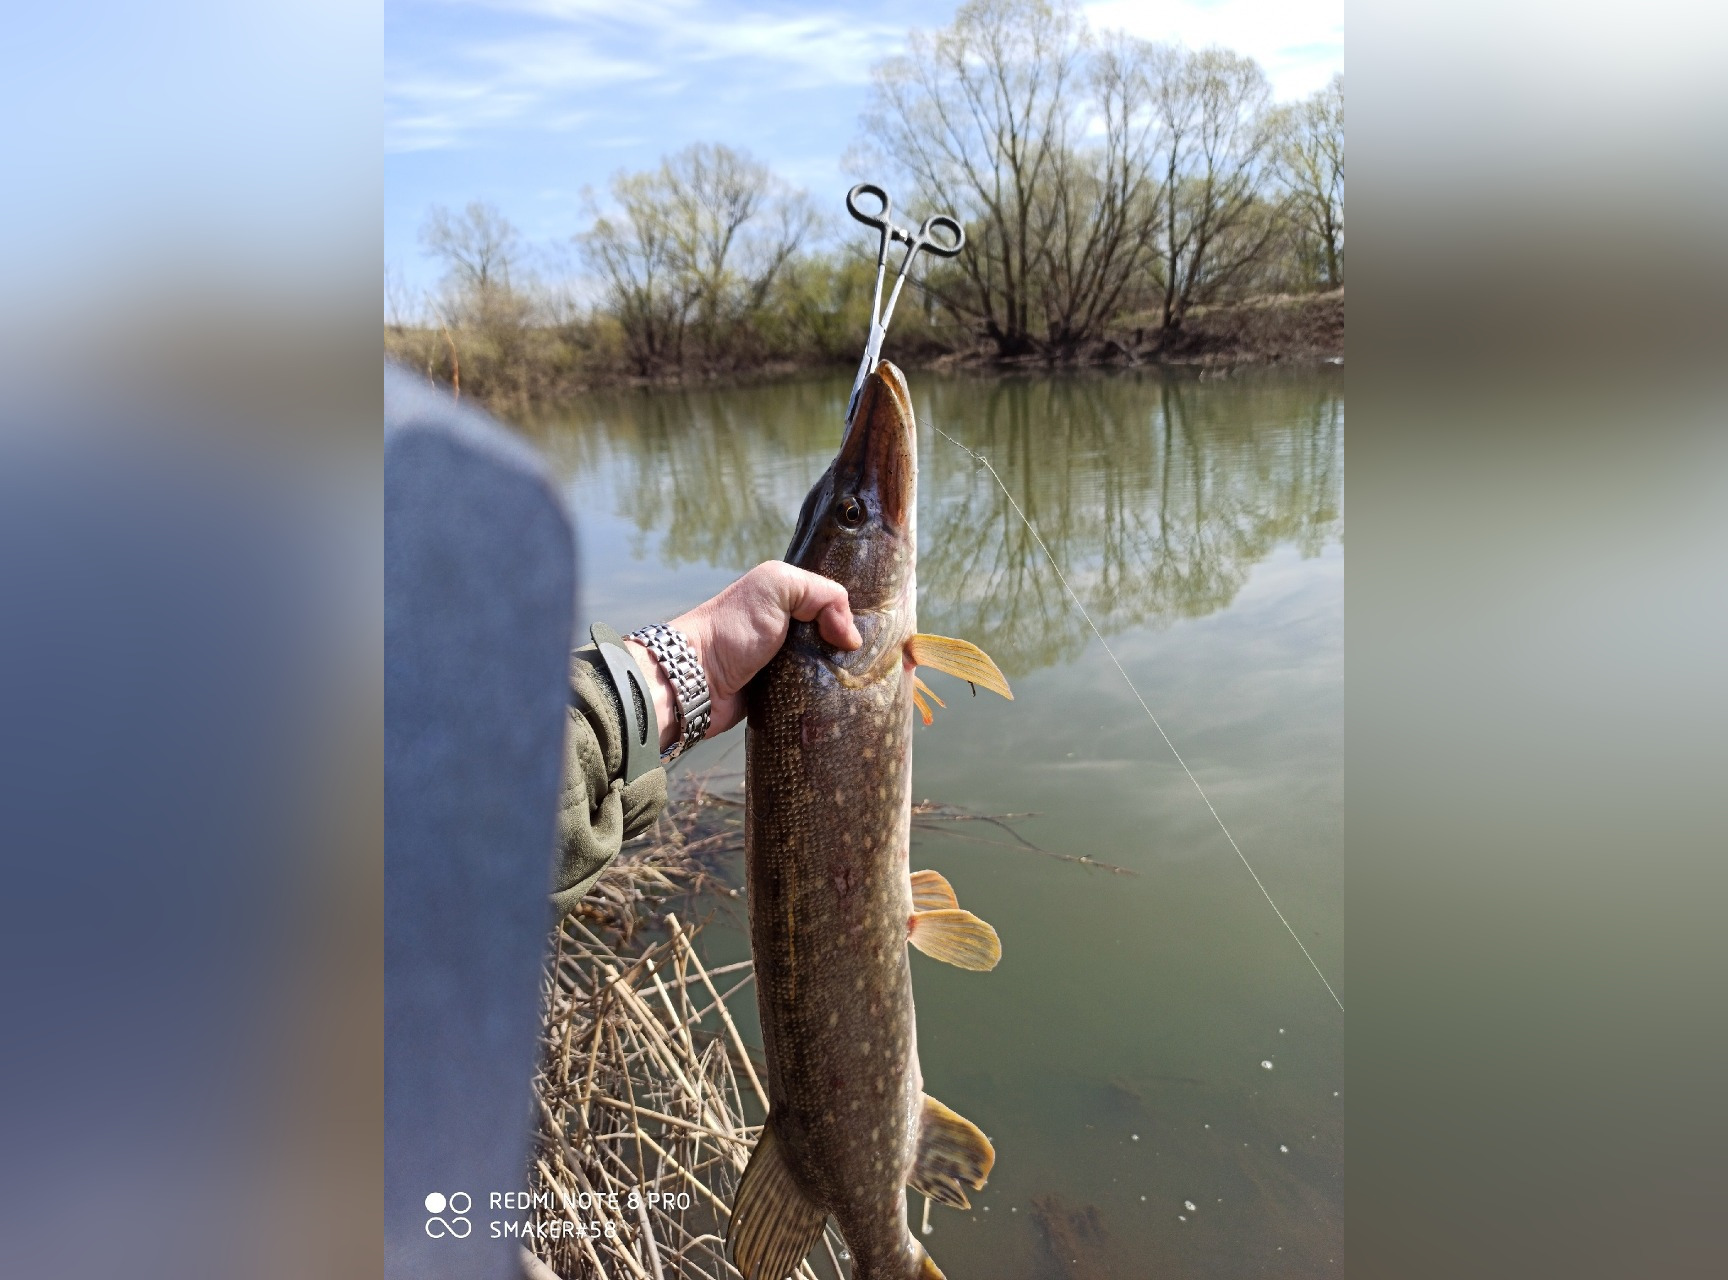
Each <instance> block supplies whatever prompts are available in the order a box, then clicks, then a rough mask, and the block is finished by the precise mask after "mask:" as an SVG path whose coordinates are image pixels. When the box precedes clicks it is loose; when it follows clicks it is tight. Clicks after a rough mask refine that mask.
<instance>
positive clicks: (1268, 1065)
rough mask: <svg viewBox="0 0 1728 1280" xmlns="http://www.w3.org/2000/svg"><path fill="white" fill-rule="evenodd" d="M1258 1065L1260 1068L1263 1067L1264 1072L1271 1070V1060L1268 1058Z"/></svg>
mask: <svg viewBox="0 0 1728 1280" xmlns="http://www.w3.org/2000/svg"><path fill="white" fill-rule="evenodd" d="M1260 1065H1261V1066H1262V1067H1264V1068H1266V1070H1268V1071H1270V1070H1272V1059H1270V1058H1267V1059H1266V1060H1265V1061H1263V1062H1262V1063H1261V1064H1260Z"/></svg>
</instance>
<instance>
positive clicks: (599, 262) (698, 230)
mask: <svg viewBox="0 0 1728 1280" xmlns="http://www.w3.org/2000/svg"><path fill="white" fill-rule="evenodd" d="M612 197H613V201H614V203H615V204H616V205H617V206H618V210H619V212H618V214H617V215H616V216H612V217H607V216H597V217H596V219H595V221H594V224H593V225H592V227H591V228H590V229H589V230H588V231H586V232H584V233H583V234H582V235H581V236H580V237H578V239H579V241H580V243H581V245H582V249H583V253H584V254H585V256H586V258H587V260H588V262H589V264H590V265H591V266H592V267H593V268H595V269H596V270H597V271H598V272H599V274H600V276H601V278H602V279H603V281H604V282H605V286H606V290H607V293H608V295H609V298H610V300H611V302H612V305H613V307H614V309H615V310H616V311H617V314H618V318H619V321H620V323H621V324H622V325H623V327H624V331H625V335H626V341H627V342H628V343H629V345H630V350H631V356H632V359H633V361H634V362H635V363H636V365H637V367H638V369H639V370H640V371H642V372H645V373H646V372H650V371H652V370H653V369H655V368H658V367H660V366H662V365H665V364H682V363H683V362H684V361H685V359H686V357H687V355H688V354H690V353H689V352H688V351H687V343H688V340H689V338H690V337H691V336H692V335H693V336H694V337H695V340H696V343H695V345H696V346H697V347H698V348H699V353H700V354H701V355H702V356H703V357H704V358H709V359H712V358H714V357H716V356H718V355H720V354H723V353H724V352H726V351H727V350H728V349H729V348H730V347H731V346H732V345H733V343H734V342H735V340H736V338H737V333H736V332H735V329H736V328H737V327H739V326H740V325H741V323H742V322H745V321H747V320H748V319H749V318H750V317H751V316H752V315H753V314H754V313H756V312H758V311H760V310H761V309H762V308H763V307H764V306H765V305H766V303H767V299H768V295H769V292H770V290H771V289H772V287H773V285H774V282H775V281H776V279H777V278H778V277H779V275H780V273H781V271H782V270H783V269H784V267H785V265H786V263H787V261H788V260H789V259H790V258H791V256H792V255H793V254H794V253H795V252H797V249H798V247H799V245H800V244H801V243H802V242H803V240H804V239H805V237H806V236H807V235H808V234H809V232H810V229H811V227H812V225H813V224H814V220H815V216H814V214H813V213H812V211H811V209H810V204H809V201H808V199H806V198H805V196H804V195H803V193H801V192H790V191H788V190H786V188H785V187H784V184H782V183H781V182H780V181H779V180H778V179H776V178H775V177H774V176H773V174H771V173H770V172H769V171H768V168H767V166H765V165H763V164H761V163H760V162H759V161H757V160H755V159H753V158H751V157H750V156H749V155H747V154H745V153H743V152H739V151H734V150H732V149H731V148H729V147H723V146H719V145H716V144H711V143H698V144H696V145H694V146H690V147H687V148H685V149H684V150H683V151H680V152H679V153H677V154H676V155H673V156H669V157H668V158H667V159H666V160H664V161H662V162H661V165H660V167H659V168H658V169H656V170H654V171H652V172H649V173H635V174H629V173H621V174H619V175H617V176H616V177H615V178H613V180H612Z"/></svg>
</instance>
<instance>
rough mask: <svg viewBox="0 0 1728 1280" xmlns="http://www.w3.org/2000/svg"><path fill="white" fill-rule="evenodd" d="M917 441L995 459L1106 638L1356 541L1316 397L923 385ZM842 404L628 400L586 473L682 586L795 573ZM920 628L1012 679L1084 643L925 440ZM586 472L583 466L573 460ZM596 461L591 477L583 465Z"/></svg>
mask: <svg viewBox="0 0 1728 1280" xmlns="http://www.w3.org/2000/svg"><path fill="white" fill-rule="evenodd" d="M913 381H914V391H913V395H914V401H915V403H916V405H917V408H918V413H919V419H920V422H922V423H930V424H934V425H935V426H939V427H941V428H942V429H943V430H944V431H946V432H948V433H949V434H950V435H952V436H954V437H955V438H956V439H958V440H961V441H963V442H964V443H966V444H967V445H969V446H971V447H973V448H975V449H977V450H978V451H979V452H981V453H982V454H984V455H985V456H986V457H988V458H989V459H990V460H991V462H992V463H993V464H994V465H995V467H996V470H997V472H998V473H999V474H1000V475H1001V477H1002V480H1003V483H1004V484H1006V485H1007V487H1008V489H1009V491H1010V492H1012V494H1013V495H1014V499H1015V501H1017V502H1018V503H1019V504H1020V506H1021V508H1022V509H1023V510H1024V511H1025V513H1026V515H1027V517H1028V518H1029V519H1030V520H1031V521H1032V522H1033V523H1034V524H1035V525H1036V526H1037V528H1038V531H1039V533H1040V534H1041V535H1042V536H1043V538H1044V541H1045V542H1046V543H1047V544H1048V546H1049V548H1050V551H1051V553H1052V554H1053V555H1054V556H1055V557H1056V560H1057V563H1059V564H1060V565H1061V566H1062V571H1063V573H1064V574H1065V575H1066V576H1067V578H1068V581H1069V583H1070V584H1071V585H1072V586H1073V587H1074V590H1075V592H1076V593H1077V594H1078V595H1079V596H1080V598H1081V600H1082V601H1084V602H1085V605H1086V608H1087V611H1088V612H1090V613H1091V615H1092V617H1093V619H1094V620H1095V621H1096V622H1097V624H1098V626H1099V629H1100V630H1102V631H1103V632H1104V633H1105V634H1106V635H1109V634H1111V633H1112V632H1116V631H1121V630H1123V629H1126V628H1129V627H1134V626H1143V625H1161V624H1163V623H1165V622H1168V621H1170V620H1172V619H1176V618H1189V617H1200V616H1203V615H1205V614H1208V613H1211V612H1213V611H1215V610H1217V609H1221V608H1224V607H1225V606H1227V605H1228V604H1229V603H1230V602H1231V600H1233V599H1234V598H1235V596H1236V593H1237V592H1238V591H1239V590H1240V589H1241V587H1242V584H1243V583H1244V582H1245V581H1246V580H1247V577H1248V574H1249V572H1250V571H1251V570H1252V568H1253V567H1254V565H1255V564H1256V563H1258V562H1259V561H1261V560H1263V559H1264V558H1265V557H1266V556H1267V555H1268V554H1269V553H1270V552H1271V551H1272V549H1273V548H1274V547H1276V546H1278V545H1280V544H1290V545H1293V546H1295V547H1297V548H1299V549H1300V551H1301V552H1302V554H1304V555H1314V554H1317V553H1318V552H1319V551H1320V550H1321V549H1322V548H1323V547H1324V546H1325V545H1326V544H1327V543H1329V542H1331V541H1334V540H1336V539H1337V538H1339V537H1340V536H1341V534H1342V492H1343V455H1342V444H1343V424H1344V410H1343V399H1342V396H1341V394H1340V393H1339V392H1338V391H1337V389H1336V387H1335V386H1334V385H1332V384H1330V383H1329V382H1325V381H1321V380H1312V381H1309V380H1294V379H1282V378H1280V379H1272V378H1265V379H1257V378H1256V379H1247V380H1243V381H1232V382H1228V383H1223V384H1197V383H1194V382H1192V381H1189V380H1185V379H1176V378H1162V377H1159V376H1156V375H1151V376H1146V377H1139V378H1136V377H1109V378H1100V377H1064V378H1040V379H1024V380H1010V381H990V382H986V381H972V380H962V379H951V378H935V377H931V376H928V375H926V376H921V377H915V378H914V379H913ZM845 391H846V388H845V386H843V385H841V384H839V383H836V384H833V385H829V384H826V383H824V384H820V385H812V384H808V383H802V384H793V385H784V386H766V387H757V388H751V389H746V390H729V391H725V392H713V393H704V392H690V393H684V394H679V395H665V394H661V395H653V396H639V397H632V398H620V399H619V400H617V401H616V402H615V403H614V404H611V405H607V406H602V411H601V412H600V414H599V416H598V421H597V423H596V425H597V426H598V428H599V429H598V430H597V431H589V432H587V433H586V435H587V441H586V443H585V444H581V443H577V442H575V441H572V440H571V439H570V437H569V435H568V434H567V433H565V432H559V433H558V435H559V443H560V444H561V445H563V446H564V447H565V448H574V449H576V450H577V452H578V453H583V454H586V453H589V451H590V450H592V449H595V448H604V449H605V450H606V451H607V452H608V454H610V455H611V457H612V459H613V464H612V465H613V467H614V468H615V469H612V470H611V475H612V477H613V479H614V480H615V482H616V483H617V485H618V491H619V492H618V501H619V509H620V511H621V512H622V513H623V514H624V515H626V516H627V517H628V518H630V519H631V520H632V521H633V522H634V523H635V524H636V526H637V528H638V529H639V530H640V531H641V532H642V536H643V537H646V536H647V535H648V534H650V533H654V532H660V533H662V535H663V542H662V544H661V545H662V554H663V556H664V557H665V558H666V559H667V560H668V561H669V562H671V563H673V564H684V563H691V562H707V563H712V564H721V565H727V566H730V567H736V568H744V567H746V566H748V565H750V564H753V563H755V562H756V561H758V560H761V559H764V558H767V557H770V556H777V555H780V554H783V553H784V551H785V547H786V541H787V539H788V538H789V537H790V536H791V531H792V524H793V521H794V519H795V518H796V516H797V511H798V505H799V503H800V502H801V501H802V500H803V497H804V493H805V491H806V490H807V489H808V487H809V485H810V483H811V482H812V481H813V480H814V478H815V477H816V475H818V474H819V473H820V472H821V470H822V468H823V467H824V466H826V465H827V461H828V459H829V458H830V457H831V456H832V455H833V451H834V449H835V447H836V445H837V443H838V441H837V437H838V427H837V423H838V421H839V415H840V411H841V408H842V406H843V404H844V396H845ZM922 447H923V455H922V457H921V459H920V467H919V470H920V479H921V490H922V492H921V494H920V504H919V506H920V513H919V519H920V530H919V534H920V536H919V543H920V551H919V569H918V578H919V621H920V624H921V625H922V626H923V628H924V629H926V630H930V631H937V632H942V633H945V634H948V635H960V636H965V637H966V638H968V639H970V640H973V641H976V642H977V643H978V644H980V645H982V646H983V647H984V648H985V649H986V650H988V651H989V652H990V653H991V654H992V655H993V656H994V657H995V658H996V659H997V661H998V662H1000V663H1001V664H1002V666H1003V668H1004V669H1005V670H1006V671H1008V672H1009V673H1010V674H1015V673H1018V672H1025V671H1028V670H1031V669H1033V668H1036V667H1039V666H1043V665H1046V664H1048V663H1050V662H1054V661H1057V660H1060V659H1062V658H1065V657H1069V656H1072V655H1073V654H1075V653H1077V652H1078V651H1079V650H1080V649H1082V648H1083V647H1084V646H1085V642H1086V638H1087V635H1088V634H1089V633H1088V632H1087V629H1086V624H1085V621H1084V620H1083V619H1082V618H1081V617H1080V616H1079V614H1078V613H1077V612H1076V610H1075V609H1074V608H1073V605H1072V604H1071V602H1070V601H1069V600H1068V599H1067V596H1066V593H1065V592H1064V591H1063V589H1062V586H1061V584H1060V583H1059V582H1058V581H1057V580H1056V577H1055V575H1054V574H1053V573H1051V571H1050V568H1049V565H1048V564H1047V563H1046V562H1045V560H1044V558H1043V555H1042V553H1041V552H1040V551H1039V549H1038V545H1037V542H1036V540H1035V539H1034V538H1033V536H1032V534H1031V532H1030V531H1029V530H1028V529H1027V528H1026V526H1025V525H1024V524H1023V523H1022V522H1021V521H1020V519H1019V518H1018V517H1017V516H1016V515H1015V514H1014V511H1013V508H1012V507H1011V506H1010V504H1009V503H1008V501H1007V500H1006V498H1005V497H1004V496H1003V494H1002V491H1001V490H1000V489H999V488H997V486H996V485H995V483H994V482H993V481H992V480H991V479H990V477H989V474H988V473H987V472H985V471H984V470H983V469H982V468H980V467H978V466H976V465H975V464H974V463H973V461H972V460H971V459H970V458H969V457H967V456H966V455H965V454H964V453H962V452H961V451H960V450H959V449H957V448H955V447H954V446H953V445H951V444H948V443H947V442H946V441H944V440H942V439H941V438H940V437H936V436H934V435H933V434H931V433H929V432H928V431H926V432H925V433H923V442H922ZM572 461H575V462H577V464H578V465H583V463H582V460H581V459H579V458H574V457H573V458H572ZM599 461H600V459H599V458H598V457H595V456H590V457H589V458H588V459H587V465H594V464H596V463H598V462H599Z"/></svg>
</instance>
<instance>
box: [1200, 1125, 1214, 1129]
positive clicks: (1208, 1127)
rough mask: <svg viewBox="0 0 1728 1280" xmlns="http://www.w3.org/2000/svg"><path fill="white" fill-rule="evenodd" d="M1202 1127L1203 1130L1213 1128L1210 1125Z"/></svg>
mask: <svg viewBox="0 0 1728 1280" xmlns="http://www.w3.org/2000/svg"><path fill="white" fill-rule="evenodd" d="M1200 1127H1201V1128H1202V1129H1210V1128H1211V1127H1212V1126H1211V1125H1209V1124H1203V1125H1201V1126H1200Z"/></svg>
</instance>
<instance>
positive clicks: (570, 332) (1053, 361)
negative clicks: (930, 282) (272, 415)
mask: <svg viewBox="0 0 1728 1280" xmlns="http://www.w3.org/2000/svg"><path fill="white" fill-rule="evenodd" d="M1157 321H1158V317H1157V316H1155V315H1148V316H1143V317H1137V316H1130V317H1126V318H1125V319H1124V321H1123V323H1122V324H1121V325H1119V326H1118V327H1116V328H1115V329H1114V330H1113V331H1112V332H1111V333H1109V334H1108V335H1107V336H1105V337H1104V338H1103V339H1101V340H1099V341H1096V342H1092V343H1087V344H1085V345H1083V346H1080V347H1078V348H1075V349H1073V350H1069V351H1062V352H1035V353H1032V354H1029V355H1024V356H1018V357H1004V356H1001V355H999V354H998V353H997V352H996V351H995V350H994V349H993V348H992V347H990V346H988V345H985V344H978V343H970V342H965V343H963V341H962V339H963V335H960V334H958V333H955V332H944V330H943V329H942V328H941V327H940V326H934V325H931V326H910V327H908V328H907V329H904V330H902V329H896V330H895V331H894V333H893V335H892V336H891V337H890V340H889V344H888V354H889V355H890V356H891V358H893V359H894V360H895V362H896V363H898V364H900V365H902V366H903V367H904V368H907V369H913V370H916V369H924V368H964V369H969V370H976V371H978V372H981V373H988V372H990V371H991V370H1002V371H1004V372H1006V371H1010V370H1025V369H1059V368H1076V367H1104V368H1108V367H1148V366H1150V367H1157V366H1174V367H1189V368H1198V369H1200V370H1202V371H1203V375H1202V376H1205V374H1207V373H1213V372H1219V371H1223V370H1226V369H1230V368H1234V367H1238V366H1258V365H1302V364H1321V363H1330V364H1339V363H1342V362H1343V358H1344V290H1343V289H1337V290H1333V291H1331V292H1329V293H1317V294H1295V295H1292V294H1280V295H1275V296H1271V297H1263V298H1252V299H1248V300H1245V301H1242V302H1236V303H1228V304H1221V305H1216V306H1207V307H1195V308H1193V309H1192V310H1191V311H1190V312H1189V313H1188V315H1187V316H1186V317H1185V319H1184V321H1183V324H1182V326H1181V327H1180V328H1178V329H1176V330H1175V331H1173V332H1169V333H1166V332H1164V331H1163V330H1162V329H1161V328H1160V327H1159V325H1158V323H1157ZM384 347H385V351H386V353H387V354H388V355H389V356H390V357H392V358H393V359H396V360H399V361H401V362H402V363H404V364H406V365H408V366H409V367H410V368H414V369H418V370H420V371H422V372H423V373H425V374H426V376H427V377H429V378H432V379H433V380H435V381H439V382H444V383H448V384H451V385H453V386H454V387H456V388H457V389H458V390H459V391H460V392H461V394H464V395H468V396H471V397H473V398H475V399H478V400H481V401H483V402H485V403H488V404H493V405H516V404H524V403H535V402H541V403H545V402H554V401H558V400H564V399H570V398H573V397H575V396H580V395H582V394H584V393H586V392H590V391H595V390H600V389H611V388H621V387H622V388H629V387H638V388H655V387H694V386H738V385H745V384H749V383H754V382H764V381H772V380H774V379H777V378H782V377H785V376H788V375H790V374H795V373H799V372H803V371H806V370H812V369H848V370H850V369H851V368H853V367H854V366H855V362H856V357H855V356H847V357H845V358H836V357H834V356H832V355H830V354H826V353H822V354H816V353H813V354H811V355H808V356H804V357H789V356H775V355H764V356H763V357H762V358H760V359H757V360H752V361H750V362H749V363H747V364H745V363H739V364H735V365H728V366H719V367H682V368H667V369H662V370H660V371H657V372H655V373H652V374H643V373H640V372H638V371H635V370H633V369H632V368H631V367H630V366H629V364H628V363H627V362H626V361H624V360H623V359H622V358H621V356H620V352H619V349H618V344H617V341H616V335H615V334H613V333H611V332H610V331H609V329H608V326H607V324H606V322H604V321H600V322H595V323H592V324H588V325H582V326H575V325H567V326H562V327H556V328H553V327H546V328H537V327H536V328H517V329H511V330H508V331H504V332H499V331H476V330H471V329H457V330H450V329H442V328H440V329H415V328H396V329H387V330H386V332H385V336H384Z"/></svg>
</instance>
